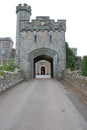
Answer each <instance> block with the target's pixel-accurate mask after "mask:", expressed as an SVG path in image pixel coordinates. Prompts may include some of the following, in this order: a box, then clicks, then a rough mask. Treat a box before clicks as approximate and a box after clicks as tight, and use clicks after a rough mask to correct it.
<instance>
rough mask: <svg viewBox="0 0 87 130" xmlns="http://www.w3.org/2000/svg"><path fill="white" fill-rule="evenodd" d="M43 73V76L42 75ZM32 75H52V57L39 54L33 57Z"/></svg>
mask: <svg viewBox="0 0 87 130" xmlns="http://www.w3.org/2000/svg"><path fill="white" fill-rule="evenodd" d="M42 75H43V76H42ZM34 77H35V78H37V77H39V78H40V77H45V78H48V77H49V78H52V77H53V58H51V57H50V56H47V55H40V56H37V57H36V58H35V59H34Z"/></svg>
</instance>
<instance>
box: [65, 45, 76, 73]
mask: <svg viewBox="0 0 87 130" xmlns="http://www.w3.org/2000/svg"><path fill="white" fill-rule="evenodd" d="M66 68H71V70H75V68H76V56H75V55H74V53H73V51H72V49H71V48H70V47H69V46H68V43H66Z"/></svg>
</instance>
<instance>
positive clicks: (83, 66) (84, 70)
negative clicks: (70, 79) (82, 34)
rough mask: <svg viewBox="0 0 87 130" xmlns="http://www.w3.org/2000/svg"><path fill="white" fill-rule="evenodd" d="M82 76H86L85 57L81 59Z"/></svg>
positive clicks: (86, 59)
mask: <svg viewBox="0 0 87 130" xmlns="http://www.w3.org/2000/svg"><path fill="white" fill-rule="evenodd" d="M82 75H83V76H87V56H84V57H83V59H82Z"/></svg>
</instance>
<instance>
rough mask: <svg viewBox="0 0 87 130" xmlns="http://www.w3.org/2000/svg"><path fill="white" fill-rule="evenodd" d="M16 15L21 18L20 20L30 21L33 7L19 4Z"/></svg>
mask: <svg viewBox="0 0 87 130" xmlns="http://www.w3.org/2000/svg"><path fill="white" fill-rule="evenodd" d="M16 13H17V15H18V17H19V20H25V21H26V20H27V21H29V20H30V16H31V7H30V6H28V5H27V4H23V5H22V4H19V5H18V6H17V7H16Z"/></svg>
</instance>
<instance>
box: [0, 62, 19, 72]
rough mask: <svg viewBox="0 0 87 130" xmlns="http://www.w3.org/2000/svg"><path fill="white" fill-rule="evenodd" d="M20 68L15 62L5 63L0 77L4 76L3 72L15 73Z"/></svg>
mask: <svg viewBox="0 0 87 130" xmlns="http://www.w3.org/2000/svg"><path fill="white" fill-rule="evenodd" d="M15 68H18V66H17V65H16V64H15V63H14V61H13V60H8V61H5V62H4V64H3V66H1V67H0V75H3V70H5V71H12V72H13V71H14V70H15Z"/></svg>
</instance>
